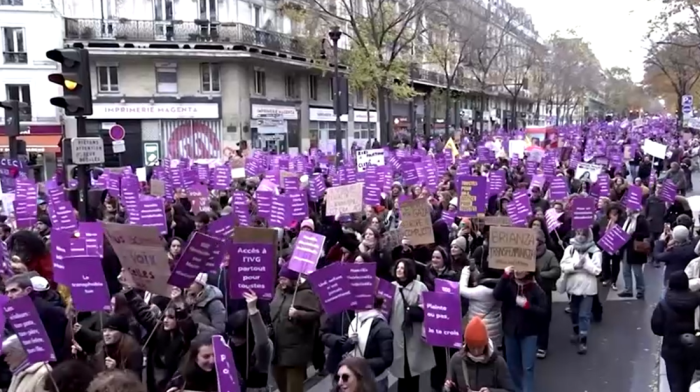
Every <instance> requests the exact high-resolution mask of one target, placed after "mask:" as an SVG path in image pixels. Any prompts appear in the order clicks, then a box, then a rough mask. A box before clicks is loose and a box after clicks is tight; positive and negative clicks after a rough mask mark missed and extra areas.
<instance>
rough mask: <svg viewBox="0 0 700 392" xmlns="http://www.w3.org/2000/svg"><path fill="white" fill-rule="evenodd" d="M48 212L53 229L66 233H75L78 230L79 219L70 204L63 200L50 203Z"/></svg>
mask: <svg viewBox="0 0 700 392" xmlns="http://www.w3.org/2000/svg"><path fill="white" fill-rule="evenodd" d="M61 193H62V192H61ZM49 200H51V199H49ZM48 210H49V219H50V220H51V227H52V229H58V230H64V231H75V230H77V229H78V219H77V218H76V217H75V211H73V206H71V204H70V203H69V202H67V201H63V200H61V201H50V202H49V206H48Z"/></svg>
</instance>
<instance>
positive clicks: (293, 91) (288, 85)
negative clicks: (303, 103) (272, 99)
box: [284, 75, 299, 98]
mask: <svg viewBox="0 0 700 392" xmlns="http://www.w3.org/2000/svg"><path fill="white" fill-rule="evenodd" d="M284 91H285V96H286V97H287V98H299V93H298V90H297V79H296V78H295V77H294V76H292V75H287V77H286V78H285V79H284Z"/></svg>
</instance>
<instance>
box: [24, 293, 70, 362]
mask: <svg viewBox="0 0 700 392" xmlns="http://www.w3.org/2000/svg"><path fill="white" fill-rule="evenodd" d="M32 302H34V307H36V311H37V313H38V314H39V319H41V323H42V324H44V327H45V328H46V334H47V335H48V337H49V340H50V341H51V347H53V352H54V354H56V361H57V362H61V361H63V360H66V359H68V358H70V355H71V351H70V346H71V339H70V332H69V328H72V326H71V325H68V318H67V317H66V313H65V309H64V308H62V307H60V306H55V305H52V304H51V303H49V302H47V301H46V300H45V299H43V298H39V297H37V296H32Z"/></svg>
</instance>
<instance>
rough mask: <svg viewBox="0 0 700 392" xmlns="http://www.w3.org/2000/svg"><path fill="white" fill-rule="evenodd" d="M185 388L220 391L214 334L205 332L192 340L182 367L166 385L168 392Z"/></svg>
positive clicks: (208, 391)
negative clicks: (213, 341)
mask: <svg viewBox="0 0 700 392" xmlns="http://www.w3.org/2000/svg"><path fill="white" fill-rule="evenodd" d="M183 390H189V391H200V392H218V390H219V387H218V382H217V379H216V371H215V370H214V349H213V347H212V335H210V334H207V333H205V334H202V335H200V336H197V337H196V338H195V339H194V340H193V341H192V344H191V345H190V349H189V352H188V353H187V355H186V356H185V357H184V358H183V360H182V362H181V365H180V368H179V369H178V371H177V372H175V375H174V376H173V377H172V379H171V380H170V382H168V385H167V386H166V391H167V392H176V391H183Z"/></svg>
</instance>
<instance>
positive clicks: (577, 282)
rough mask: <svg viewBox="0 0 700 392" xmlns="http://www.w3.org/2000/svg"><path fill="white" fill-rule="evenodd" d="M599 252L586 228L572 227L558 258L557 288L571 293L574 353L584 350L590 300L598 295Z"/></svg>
mask: <svg viewBox="0 0 700 392" xmlns="http://www.w3.org/2000/svg"><path fill="white" fill-rule="evenodd" d="M601 258H602V255H601V251H600V249H598V247H597V246H596V245H595V243H594V242H593V233H592V232H591V231H590V230H581V229H579V230H576V236H575V237H574V238H573V239H572V240H571V245H569V247H568V248H567V249H566V250H565V251H564V258H563V259H562V260H561V272H562V276H561V281H560V282H557V285H559V286H561V287H560V290H561V291H563V292H565V293H567V294H568V295H570V296H571V302H570V304H571V324H572V325H573V330H574V333H573V335H572V337H571V342H572V343H574V344H577V345H578V353H579V354H582V355H583V354H586V353H587V352H588V332H589V329H590V325H591V317H592V316H591V313H592V308H593V299H594V297H597V296H598V279H597V276H598V274H600V272H601V268H600V265H601Z"/></svg>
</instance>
